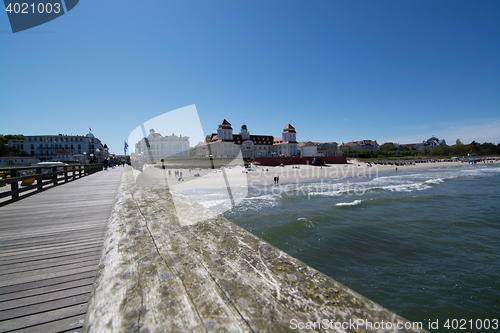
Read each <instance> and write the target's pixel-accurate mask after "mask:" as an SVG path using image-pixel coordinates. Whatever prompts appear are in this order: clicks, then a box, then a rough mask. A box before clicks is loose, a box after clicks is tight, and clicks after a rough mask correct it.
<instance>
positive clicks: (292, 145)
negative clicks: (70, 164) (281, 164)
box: [274, 124, 299, 156]
mask: <svg viewBox="0 0 500 333" xmlns="http://www.w3.org/2000/svg"><path fill="white" fill-rule="evenodd" d="M274 151H275V152H276V153H277V155H278V156H299V143H298V142H297V132H296V131H295V128H294V127H293V126H292V125H290V124H288V125H287V126H286V127H285V128H284V129H283V133H282V136H281V137H279V138H274Z"/></svg>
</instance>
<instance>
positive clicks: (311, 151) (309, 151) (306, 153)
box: [300, 142, 318, 157]
mask: <svg viewBox="0 0 500 333" xmlns="http://www.w3.org/2000/svg"><path fill="white" fill-rule="evenodd" d="M300 156H302V157H313V156H318V146H316V145H315V144H313V143H312V142H311V143H307V144H305V145H303V146H302V147H301V148H300Z"/></svg>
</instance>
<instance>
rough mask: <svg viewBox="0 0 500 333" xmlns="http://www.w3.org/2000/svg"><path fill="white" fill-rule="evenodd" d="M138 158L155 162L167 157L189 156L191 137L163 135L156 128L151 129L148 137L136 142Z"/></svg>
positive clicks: (136, 155) (136, 156)
mask: <svg viewBox="0 0 500 333" xmlns="http://www.w3.org/2000/svg"><path fill="white" fill-rule="evenodd" d="M134 157H135V158H136V159H139V160H141V161H142V162H150V163H151V162H155V161H160V160H161V159H165V158H176V157H182V158H187V157H189V137H187V136H182V135H179V136H177V135H175V134H173V133H172V135H167V136H162V135H161V134H160V133H156V132H155V130H154V129H150V130H149V135H148V137H147V138H142V139H141V140H140V141H139V142H137V143H136V144H135V155H134Z"/></svg>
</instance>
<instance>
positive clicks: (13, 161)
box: [0, 156, 40, 166]
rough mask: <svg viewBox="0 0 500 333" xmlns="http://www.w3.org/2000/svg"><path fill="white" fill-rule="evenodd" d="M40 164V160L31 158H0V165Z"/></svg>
mask: <svg viewBox="0 0 500 333" xmlns="http://www.w3.org/2000/svg"><path fill="white" fill-rule="evenodd" d="M38 162H40V160H39V159H38V158H36V157H33V156H12V157H0V165H2V166H9V165H27V166H30V165H33V164H37V163H38Z"/></svg>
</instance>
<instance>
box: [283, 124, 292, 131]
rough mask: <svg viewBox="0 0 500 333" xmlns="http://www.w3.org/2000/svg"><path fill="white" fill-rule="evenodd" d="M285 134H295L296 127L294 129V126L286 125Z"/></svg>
mask: <svg viewBox="0 0 500 333" xmlns="http://www.w3.org/2000/svg"><path fill="white" fill-rule="evenodd" d="M283 132H293V133H295V127H293V126H292V125H290V124H288V125H286V127H285V128H283Z"/></svg>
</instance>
